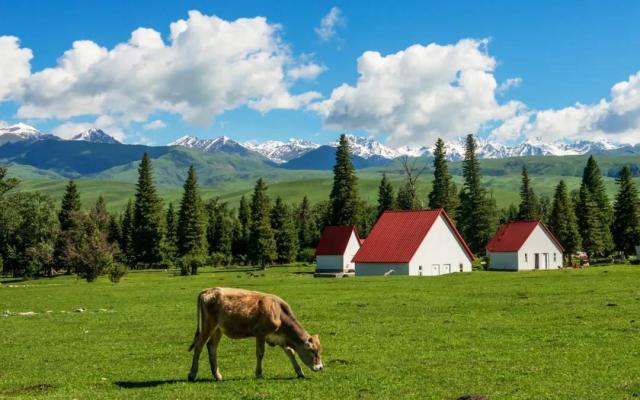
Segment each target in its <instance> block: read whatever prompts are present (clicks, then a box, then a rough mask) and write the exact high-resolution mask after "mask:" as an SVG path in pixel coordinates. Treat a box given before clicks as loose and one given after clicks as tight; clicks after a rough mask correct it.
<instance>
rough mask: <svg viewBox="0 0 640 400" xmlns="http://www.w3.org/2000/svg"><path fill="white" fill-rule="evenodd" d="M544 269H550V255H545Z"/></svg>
mask: <svg viewBox="0 0 640 400" xmlns="http://www.w3.org/2000/svg"><path fill="white" fill-rule="evenodd" d="M543 255H544V269H549V253H544V254H543Z"/></svg>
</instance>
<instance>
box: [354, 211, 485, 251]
mask: <svg viewBox="0 0 640 400" xmlns="http://www.w3.org/2000/svg"><path fill="white" fill-rule="evenodd" d="M440 215H442V216H443V217H444V219H445V221H446V222H447V224H449V226H450V227H451V230H452V231H453V233H454V235H455V236H456V238H457V239H458V242H459V243H460V245H461V246H462V247H463V248H464V251H465V252H466V253H467V255H468V256H469V258H470V259H471V260H473V259H474V257H473V253H471V250H469V247H468V246H467V244H466V243H465V241H464V239H463V238H462V236H460V233H459V232H458V230H457V229H456V227H455V225H454V224H453V222H451V219H450V218H449V216H448V215H447V213H446V212H445V211H444V209H441V208H440V209H436V210H419V211H385V212H384V213H383V214H382V215H381V216H380V218H379V219H378V221H377V222H376V224H375V225H374V226H373V229H372V230H371V233H369V236H367V240H366V241H365V242H364V244H363V245H362V247H360V250H358V252H357V253H356V255H355V256H354V257H353V262H359V263H408V262H409V261H411V259H412V258H413V255H414V254H415V252H416V251H417V250H418V247H420V244H421V243H422V241H423V239H424V238H425V236H426V235H427V233H429V230H430V229H431V227H432V226H433V224H434V222H435V221H436V220H437V219H438V218H439V217H440Z"/></svg>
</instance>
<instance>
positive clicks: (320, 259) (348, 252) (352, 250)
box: [316, 232, 360, 272]
mask: <svg viewBox="0 0 640 400" xmlns="http://www.w3.org/2000/svg"><path fill="white" fill-rule="evenodd" d="M359 248H360V242H358V238H357V237H356V234H355V232H351V237H350V238H349V243H348V244H347V248H346V249H345V252H344V255H341V256H339V255H332V256H316V271H327V272H334V271H335V272H349V271H353V270H354V268H355V266H354V264H353V262H351V260H352V259H353V256H355V255H356V253H357V252H358V249H359Z"/></svg>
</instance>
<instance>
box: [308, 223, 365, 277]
mask: <svg viewBox="0 0 640 400" xmlns="http://www.w3.org/2000/svg"><path fill="white" fill-rule="evenodd" d="M361 243H362V239H360V236H359V235H358V230H357V229H356V227H355V226H352V225H350V226H325V228H324V229H323V230H322V237H321V238H320V242H319V243H318V246H317V247H316V273H320V274H321V273H350V272H353V271H354V264H353V262H352V261H351V259H352V258H353V256H354V255H355V254H356V252H357V251H358V249H360V245H361Z"/></svg>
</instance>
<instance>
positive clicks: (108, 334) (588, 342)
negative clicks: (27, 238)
mask: <svg viewBox="0 0 640 400" xmlns="http://www.w3.org/2000/svg"><path fill="white" fill-rule="evenodd" d="M301 270H302V271H308V269H307V268H303V267H294V268H279V269H272V270H268V271H267V272H266V274H265V275H262V273H259V275H258V276H255V275H253V276H252V275H251V274H248V273H246V272H243V271H241V270H236V271H230V272H218V271H216V272H214V273H212V272H205V273H202V274H201V275H199V276H196V277H177V276H170V275H169V274H167V273H166V272H134V273H131V274H129V275H128V276H127V277H125V279H124V280H123V282H121V283H120V284H118V285H115V286H114V285H112V284H110V283H109V282H107V281H106V280H105V279H101V280H99V281H98V282H96V283H93V284H87V283H85V282H83V281H80V280H76V279H75V278H73V277H60V278H55V279H51V280H39V281H27V282H24V283H14V284H13V285H15V286H16V287H11V286H9V284H3V285H0V309H2V310H5V309H8V310H11V311H13V312H24V311H34V312H37V313H38V314H36V315H34V316H31V317H25V316H10V317H6V318H4V317H3V318H2V319H1V320H0V327H2V334H1V335H0V346H2V349H3V355H2V369H0V397H2V396H3V395H4V396H7V397H10V398H14V397H15V398H41V397H50V398H65V399H68V398H138V399H147V398H181V399H184V398H204V397H207V398H217V399H307V398H308V399H312V398H313V399H318V398H322V399H354V398H372V399H373V398H380V399H387V398H391V397H393V398H397V399H399V398H416V399H455V398H457V397H458V396H461V395H463V394H468V393H476V394H484V395H487V396H489V398H491V399H492V400H497V399H543V398H544V399H548V398H558V399H560V398H561V399H569V398H579V399H607V398H608V399H614V398H615V399H627V398H628V399H631V398H634V396H638V395H640V378H639V377H640V363H638V348H640V321H638V313H639V312H640V290H639V289H638V287H637V284H636V283H637V282H638V279H639V278H640V269H639V268H638V267H606V268H605V267H599V268H590V269H587V270H583V271H576V270H570V271H545V272H528V273H497V272H474V273H470V274H453V275H448V276H442V277H435V278H410V277H387V278H379V277H378V278H349V279H338V280H332V279H314V278H312V277H311V276H310V275H305V274H302V275H300V274H296V273H295V272H299V271H301ZM216 285H217V286H221V285H225V286H236V287H245V288H250V289H256V290H263V291H269V292H274V293H277V294H279V295H281V296H282V297H283V298H285V299H287V300H288V301H289V303H290V304H291V305H292V307H293V309H294V310H295V312H296V314H297V315H298V317H299V319H300V320H301V322H302V323H303V325H304V326H305V327H306V328H307V329H308V330H309V331H310V332H311V333H319V334H320V337H321V340H322V344H323V347H324V351H323V361H324V364H325V366H326V368H325V370H324V371H322V372H321V373H317V374H314V373H312V372H309V371H308V370H306V371H307V375H308V377H309V379H306V380H295V379H291V378H292V377H293V375H294V374H293V371H292V370H291V367H290V365H289V362H288V360H286V358H285V356H284V354H283V353H282V352H281V351H280V350H279V349H272V348H267V354H266V357H265V363H264V369H265V379H264V380H261V381H260V380H256V379H254V378H253V367H254V363H255V361H254V344H253V341H252V340H242V341H232V340H229V339H223V341H222V343H221V345H220V350H219V362H220V369H221V372H222V374H223V376H224V378H225V381H224V382H222V383H213V382H211V381H210V373H209V372H208V366H207V364H206V353H203V357H202V359H201V364H200V366H201V368H200V377H201V378H202V379H203V380H202V381H200V382H197V383H194V384H191V383H187V382H185V378H186V375H187V372H188V369H189V365H190V361H191V354H190V353H188V352H187V346H188V345H189V343H190V341H191V339H192V337H193V331H194V329H195V298H196V295H197V293H198V291H199V290H200V289H201V288H203V287H209V286H216ZM79 307H83V308H86V309H87V311H86V312H84V313H76V312H73V310H75V309H77V308H79ZM100 309H106V310H108V312H101V311H99V310H100ZM48 310H51V311H52V313H49V314H47V313H46V311H48ZM39 384H46V385H52V386H53V387H52V388H50V389H48V390H44V391H37V390H35V389H33V390H32V391H29V390H28V389H25V388H26V387H29V386H32V385H39Z"/></svg>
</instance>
